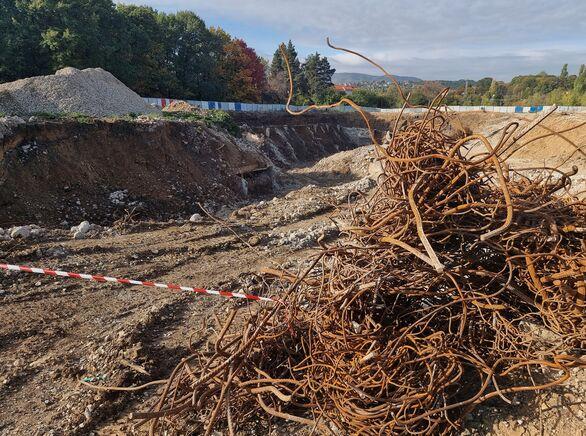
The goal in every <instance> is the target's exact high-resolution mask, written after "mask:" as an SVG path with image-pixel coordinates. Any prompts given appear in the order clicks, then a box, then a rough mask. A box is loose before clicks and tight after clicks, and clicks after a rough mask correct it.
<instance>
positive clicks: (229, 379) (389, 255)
mask: <svg viewBox="0 0 586 436" xmlns="http://www.w3.org/2000/svg"><path fill="white" fill-rule="evenodd" d="M285 59H286V57H285ZM291 90H292V85H291ZM446 92H447V91H445V92H442V93H441V94H440V95H438V96H437V98H436V99H435V100H434V102H433V103H432V104H431V105H430V107H429V108H428V111H427V112H426V113H425V114H424V115H423V116H422V117H420V118H418V119H414V118H406V117H404V116H403V115H402V114H401V115H400V116H399V117H398V119H397V121H396V122H395V123H394V127H393V128H392V129H391V131H390V133H389V134H388V135H387V137H386V140H385V141H384V142H383V143H382V144H380V143H379V142H378V141H377V139H376V138H375V136H374V134H372V130H371V134H372V138H373V141H374V143H375V148H376V151H377V154H378V157H379V160H380V163H381V165H382V168H383V173H382V174H381V176H380V179H379V180H378V187H377V189H376V192H375V193H374V194H373V195H371V196H369V197H363V198H361V199H360V200H359V201H358V202H356V203H354V204H352V205H351V206H350V207H349V210H348V212H347V214H346V216H347V223H348V224H347V225H346V226H345V227H343V228H342V229H341V230H342V232H343V234H344V237H342V238H340V239H339V240H337V241H336V242H334V243H332V245H329V246H326V245H324V244H323V243H321V246H322V248H321V250H320V253H319V255H317V256H316V257H315V259H313V262H312V263H311V265H309V267H308V268H307V270H306V271H305V272H304V273H303V274H299V275H295V274H290V273H287V272H274V271H270V272H269V275H270V276H272V277H269V278H267V282H266V283H267V286H266V287H267V289H266V291H267V292H273V293H275V292H276V291H277V290H281V293H280V294H279V298H280V299H281V300H282V301H283V302H284V304H282V305H275V306H273V307H270V306H269V307H267V306H260V305H257V306H254V308H250V310H249V311H248V312H247V313H242V312H245V311H242V310H240V311H237V310H232V312H230V315H229V316H228V317H227V319H226V320H225V321H223V322H222V323H220V326H219V329H218V331H217V334H216V335H215V337H214V338H213V340H212V341H211V342H209V343H208V344H207V347H203V349H202V348H201V347H200V348H199V349H193V354H191V355H189V356H188V357H186V358H184V359H183V360H182V361H181V362H180V363H179V364H178V365H177V367H176V368H175V370H174V371H173V373H172V374H171V375H170V377H169V378H168V379H167V380H166V381H165V382H164V387H163V389H162V391H161V392H160V395H159V399H158V401H157V402H156V404H155V405H154V406H153V407H152V408H151V410H149V411H147V412H144V413H136V414H134V418H136V419H141V420H142V422H143V423H144V422H147V423H150V430H151V433H156V432H158V431H159V430H161V429H163V428H169V427H174V428H182V429H184V430H185V429H189V430H191V431H194V432H198V433H200V432H201V433H204V434H211V432H212V431H213V430H214V429H215V428H224V429H227V431H228V432H229V433H230V434H234V433H235V432H236V431H237V430H238V429H242V428H243V426H244V425H246V423H249V422H251V421H254V420H255V419H258V417H259V414H260V415H262V412H264V413H266V414H267V415H269V416H272V417H277V418H282V419H284V420H290V421H294V422H296V423H299V424H303V425H307V426H308V427H309V428H310V429H311V430H314V431H317V432H319V433H324V434H347V433H360V434H372V435H381V434H430V433H450V432H451V431H453V430H455V429H458V428H459V426H460V424H461V422H462V418H463V417H464V416H465V415H466V414H467V413H469V412H470V411H471V410H472V409H473V408H474V407H476V406H477V405H479V404H481V403H483V402H485V401H487V400H489V399H492V398H497V397H498V398H500V399H501V400H502V401H504V402H506V403H511V398H512V395H513V394H515V393H517V392H522V391H535V390H539V389H546V388H549V387H552V386H555V385H558V384H560V383H562V382H564V381H566V380H567V379H568V378H569V377H571V372H570V368H571V367H576V366H585V365H586V360H585V359H584V357H583V353H584V347H586V323H585V318H584V309H585V307H586V301H585V300H586V287H585V281H584V276H585V272H586V254H585V252H586V250H585V249H586V247H585V242H584V238H583V235H584V232H585V227H586V204H585V203H584V202H581V201H578V200H577V199H576V198H572V197H571V196H569V195H565V196H562V195H560V193H562V191H563V190H564V189H567V188H568V186H569V185H570V183H571V174H565V173H563V172H561V171H559V170H557V169H540V170H539V171H537V172H536V171H534V170H532V171H531V172H527V171H523V170H513V169H511V168H510V167H509V165H507V162H506V160H505V159H504V157H503V156H508V155H510V154H511V153H512V152H514V149H515V148H518V147H519V142H518V141H519V140H520V139H521V138H522V137H523V135H524V134H525V133H526V132H527V131H528V130H530V129H531V128H532V127H534V126H535V125H537V124H538V122H539V121H540V119H538V120H536V122H534V123H532V125H530V126H528V127H527V128H525V129H523V130H520V129H519V125H518V123H517V122H512V123H510V124H509V125H508V126H507V127H506V128H505V129H504V130H503V132H502V134H501V136H500V138H498V140H497V141H496V143H491V142H489V141H488V139H487V138H485V137H484V136H482V135H478V134H472V135H470V134H467V133H466V132H464V130H463V129H461V128H458V126H457V124H458V123H457V122H456V121H455V120H454V118H453V116H451V115H449V114H448V113H447V112H446V111H445V110H443V109H442V100H443V99H444V97H445V95H446ZM405 99H406V101H408V96H407V97H405ZM344 100H346V99H344ZM346 102H348V101H346ZM349 104H351V105H353V106H354V107H356V105H354V104H353V103H349ZM405 106H408V103H406V104H405ZM358 109H359V108H358ZM361 114H362V116H363V117H364V118H365V120H366V121H367V123H368V119H367V117H366V115H365V114H363V113H362V112H361ZM369 128H370V126H369ZM537 375H539V377H538V376H537Z"/></svg>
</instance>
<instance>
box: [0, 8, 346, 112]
mask: <svg viewBox="0 0 586 436" xmlns="http://www.w3.org/2000/svg"><path fill="white" fill-rule="evenodd" d="M286 55H287V58H288V60H289V62H290V64H291V66H292V69H293V71H294V77H295V84H296V93H295V98H294V103H296V104H305V103H309V102H314V103H322V102H324V101H329V100H330V99H333V98H335V97H337V95H336V94H335V92H334V91H333V85H332V83H331V79H332V74H333V73H334V69H332V68H331V67H330V64H329V62H328V60H327V58H325V57H322V56H321V55H320V54H318V53H315V54H312V55H310V56H308V57H307V59H306V60H305V62H304V63H301V62H300V60H299V57H298V55H297V52H296V50H295V47H294V45H293V43H292V42H291V41H289V43H288V45H287V49H286ZM66 66H71V67H75V68H79V69H83V68H91V67H101V68H104V69H105V70H108V71H110V72H111V73H112V74H114V75H115V76H116V77H117V78H118V79H120V80H121V81H122V82H123V83H125V84H126V85H127V86H129V87H130V88H131V89H133V90H134V91H136V92H137V93H138V94H140V95H143V96H150V97H171V98H185V99H196V100H216V101H242V102H265V103H272V102H282V101H283V100H284V99H285V98H286V96H287V95H288V78H287V75H286V73H285V69H284V62H283V59H282V55H281V53H280V52H279V50H277V52H276V53H275V56H274V58H273V60H272V63H270V64H269V63H268V62H267V61H266V60H264V59H263V58H261V57H260V56H259V55H258V54H257V53H256V52H255V50H254V49H252V48H251V47H249V46H248V45H247V44H246V42H245V41H243V40H242V39H238V38H234V37H232V36H231V35H229V34H228V33H227V32H225V31H224V30H222V29H220V28H214V27H209V28H208V27H207V26H206V24H205V22H204V21H203V20H202V19H201V18H200V17H198V16H197V15H196V14H195V13H193V12H189V11H181V12H177V13H171V14H167V13H163V12H159V11H156V10H155V9H153V8H150V7H147V6H135V5H123V4H114V3H113V2H112V0H35V1H30V0H1V1H0V83H2V82H10V81H13V80H17V79H21V78H25V77H31V76H38V75H47V74H52V73H54V72H55V71H56V70H58V69H60V68H63V67H66Z"/></svg>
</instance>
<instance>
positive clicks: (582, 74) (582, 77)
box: [574, 64, 586, 95]
mask: <svg viewBox="0 0 586 436" xmlns="http://www.w3.org/2000/svg"><path fill="white" fill-rule="evenodd" d="M584 93H586V65H584V64H582V65H580V70H579V71H578V76H577V77H576V80H574V94H576V95H582V94H584Z"/></svg>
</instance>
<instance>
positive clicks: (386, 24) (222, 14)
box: [133, 0, 586, 79]
mask: <svg viewBox="0 0 586 436" xmlns="http://www.w3.org/2000/svg"><path fill="white" fill-rule="evenodd" d="M133 2H134V1H133ZM136 3H146V4H149V5H151V6H153V7H155V8H157V9H161V10H166V11H172V10H177V9H190V10H194V11H195V12H197V13H198V14H201V15H202V16H203V17H207V18H208V20H207V21H210V19H212V18H213V19H214V20H220V21H221V20H228V21H232V22H238V23H241V27H246V29H247V30H246V33H247V34H249V35H250V37H251V38H253V39H254V34H255V31H256V30H258V31H260V30H262V31H263V32H265V33H266V31H267V29H268V30H270V32H271V34H272V35H274V39H275V40H274V41H270V42H271V43H272V44H273V45H274V46H276V44H277V42H278V41H279V40H287V39H292V40H293V41H294V42H295V43H296V44H297V45H298V46H299V47H302V48H303V49H304V50H305V51H307V52H309V51H311V50H318V51H320V52H321V53H325V54H326V55H328V56H329V57H330V58H331V59H332V62H333V63H334V65H335V66H336V67H337V68H338V69H339V70H342V69H344V71H362V72H372V70H371V69H369V68H368V67H366V66H363V65H362V64H358V63H357V62H356V61H355V60H354V59H351V58H350V57H349V56H347V55H345V54H340V53H335V52H332V51H331V50H328V49H327V47H325V42H324V40H325V37H326V36H330V37H331V38H332V40H333V41H334V42H335V43H336V44H338V45H340V46H346V47H349V48H353V49H356V50H359V51H361V52H363V53H364V54H367V55H370V56H373V57H374V58H375V59H376V60H378V61H381V62H383V63H384V64H385V65H386V66H388V67H389V69H390V70H391V71H392V72H396V73H397V74H402V75H404V74H408V75H415V76H419V77H422V78H450V79H455V78H461V77H469V78H479V77H484V76H487V75H490V76H495V77H497V78H500V79H507V78H510V77H511V76H513V75H516V74H520V73H529V72H536V71H540V70H544V69H545V70H548V71H551V72H557V71H559V69H560V68H561V65H562V64H563V63H566V62H568V63H570V70H571V71H572V69H573V70H575V69H577V67H578V65H579V64H580V63H586V56H585V52H586V37H585V36H584V35H586V2H585V1H583V0H557V1H556V2H552V1H549V0H515V1H510V0H492V1H486V0H386V1H385V0H376V1H375V0H362V1H355V0H352V1H349V0H321V1H316V0H296V1H289V0H247V1H239V2H235V1H233V0H214V1H209V0H189V1H188V0H169V1H162V0H158V1H148V0H143V1H136ZM208 24H209V25H216V24H219V25H222V23H221V22H219V23H216V22H211V21H210V22H208ZM241 36H243V37H245V36H246V35H241ZM259 43H260V42H259ZM265 43H267V41H264V40H263V42H262V44H265ZM304 50H300V52H302V53H303V51H304ZM305 54H306V53H305ZM530 68H532V70H529V69H530Z"/></svg>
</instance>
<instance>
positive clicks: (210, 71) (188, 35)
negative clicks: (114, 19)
mask: <svg viewBox="0 0 586 436" xmlns="http://www.w3.org/2000/svg"><path fill="white" fill-rule="evenodd" d="M158 19H159V22H160V25H161V26H163V28H164V29H165V32H164V35H163V38H164V44H165V53H164V57H165V59H164V62H165V63H167V64H168V65H169V66H170V68H171V69H172V71H173V73H174V79H175V80H176V88H175V89H171V90H169V91H168V92H169V93H170V95H169V96H170V97H180V98H194V99H201V100H212V99H214V98H215V97H217V96H218V95H221V94H222V93H223V92H224V90H223V89H222V84H221V81H220V80H218V76H217V74H216V71H217V65H218V61H219V58H220V53H221V51H222V42H221V40H220V39H219V38H217V37H215V36H214V35H213V34H212V33H211V32H210V31H209V30H208V29H207V27H206V25H205V23H204V22H203V20H202V19H201V18H199V17H198V16H197V15H196V14H194V13H193V12H189V11H182V12H178V13H176V14H170V15H165V14H159V16H158Z"/></svg>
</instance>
